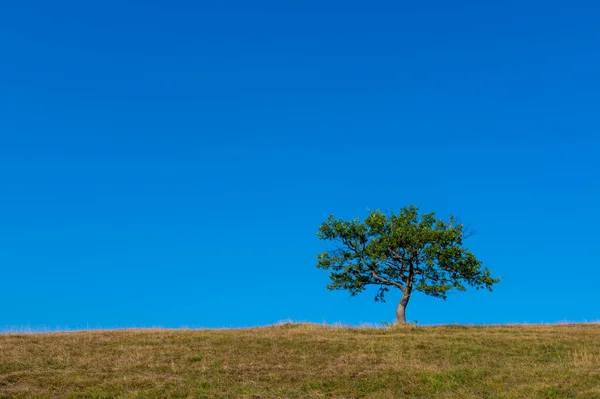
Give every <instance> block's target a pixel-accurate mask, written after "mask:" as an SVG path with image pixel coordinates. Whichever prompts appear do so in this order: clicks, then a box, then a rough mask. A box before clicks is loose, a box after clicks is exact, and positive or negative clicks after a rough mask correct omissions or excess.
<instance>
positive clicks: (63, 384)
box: [0, 324, 600, 398]
mask: <svg viewBox="0 0 600 399" xmlns="http://www.w3.org/2000/svg"><path fill="white" fill-rule="evenodd" d="M434 396H435V397H440V398H462V397H472V398H485V397H493V398H495V397H506V398H525V397H528V398H530V397H540V398H562V397H565V398H566V397H581V398H594V397H597V398H600V324H577V325H552V326H498V327H464V326H444V327H419V328H415V327H405V328H390V329H367V328H354V329H350V328H338V327H325V326H315V325H282V326H275V327H265V328H255V329H240V330H220V331H219V330H121V331H101V332H98V331H97V332H88V331H85V332H73V333H46V334H4V335H0V398H4V397H11V398H12V397H17V398H19V397H28V398H29V397H41V398H45V397H68V398H71V397H72V398H112V397H127V398H165V397H170V398H184V397H192V398H195V397H197V398H244V397H245V398H358V397H361V398H362V397H369V398H399V397H434Z"/></svg>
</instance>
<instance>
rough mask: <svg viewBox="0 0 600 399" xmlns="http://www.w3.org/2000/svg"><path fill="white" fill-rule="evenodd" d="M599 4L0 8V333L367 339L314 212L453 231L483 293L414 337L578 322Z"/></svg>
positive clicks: (592, 208) (460, 297) (590, 227)
mask: <svg viewBox="0 0 600 399" xmlns="http://www.w3.org/2000/svg"><path fill="white" fill-rule="evenodd" d="M599 18H600V5H598V2H595V1H589V2H579V1H569V2H564V1H561V2H558V1H556V2H555V1H530V2H527V1H497V2H490V1H483V2H482V1H458V2H447V1H441V0H439V1H411V2H399V1H393V2H392V1H390V2H373V1H364V2H356V1H336V2H324V1H298V2H292V1H289V2H288V1H285V2H279V1H277V2H276V1H272V2H246V1H239V2H233V1H214V2H209V1H200V2H196V1H147V0H145V1H141V0H139V1H131V0H119V1H116V0H108V1H102V2H88V1H53V2H48V1H26V0H24V1H16V0H8V1H2V2H1V4H0V51H1V52H0V57H1V58H0V271H1V274H0V329H6V328H29V327H30V328H82V327H83V328H85V327H104V328H109V327H133V326H147V327H150V326H164V327H180V326H189V327H231V326H251V325H263V324H268V323H273V322H277V321H279V320H282V319H293V320H301V321H313V322H329V323H332V322H338V321H339V322H343V323H349V324H359V323H367V322H370V323H378V322H380V321H382V320H387V321H392V320H393V319H394V310H395V306H396V301H397V300H398V295H391V296H390V297H389V300H388V302H386V303H385V304H379V303H375V302H374V301H373V293H374V292H367V293H364V294H363V295H361V296H359V297H355V298H350V297H349V295H348V294H347V293H346V292H343V291H339V292H330V291H327V290H326V289H325V285H326V284H327V282H328V276H327V272H325V271H322V270H318V269H316V268H315V256H316V254H317V253H318V252H320V251H323V250H324V249H327V248H329V247H330V246H329V245H328V244H326V243H323V242H320V241H319V240H318V239H317V237H316V232H317V228H318V226H319V224H320V223H321V222H322V221H323V220H325V219H326V218H327V216H328V215H329V214H330V213H334V214H335V215H336V216H339V217H344V218H352V217H359V216H360V217H362V216H365V215H366V213H367V209H368V208H372V209H375V208H381V209H382V210H394V209H395V210H397V209H399V208H400V207H402V206H405V205H408V204H416V205H417V206H419V207H420V208H421V210H422V211H436V212H438V213H439V214H440V215H447V214H449V213H453V214H455V215H456V216H458V217H459V218H460V219H461V220H462V221H463V222H465V223H466V224H468V225H470V226H471V227H472V228H473V229H474V230H475V231H476V233H477V234H476V235H475V236H474V237H472V238H471V239H469V240H468V241H467V244H468V245H467V246H468V247H469V248H470V249H471V250H472V251H473V252H474V253H475V254H476V255H478V256H479V257H480V259H482V260H483V261H484V263H485V264H486V265H487V266H488V267H489V268H490V269H491V270H492V271H493V272H494V274H495V275H501V276H503V281H502V282H501V284H499V285H498V286H497V288H496V290H495V291H494V292H493V293H488V292H486V291H469V292H467V293H456V294H451V295H450V296H449V298H448V300H447V301H446V302H444V301H442V300H439V299H432V298H427V297H424V296H423V295H416V296H415V297H413V299H412V300H411V303H410V305H409V308H408V312H407V314H408V319H409V320H418V322H419V323H421V324H434V323H435V324H437V323H509V322H518V323H521V322H557V321H565V320H567V321H585V320H588V321H592V320H599V319H600V310H599V309H600V306H599V305H600V290H599V289H598V280H599V278H600V245H599V244H598V242H599V239H600V228H599V226H600V206H599V205H600V176H599V174H600V157H599V154H600V120H599V117H600V97H599V96H600V94H599V93H600V73H599V71H600V24H599V23H598V21H599Z"/></svg>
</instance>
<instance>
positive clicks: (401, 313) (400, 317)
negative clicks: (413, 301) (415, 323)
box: [396, 290, 410, 324]
mask: <svg viewBox="0 0 600 399" xmlns="http://www.w3.org/2000/svg"><path fill="white" fill-rule="evenodd" d="M409 299H410V292H409V291H408V290H406V291H404V292H403V293H402V298H400V302H399V303H398V307H397V308H396V324H406V305H408V300H409Z"/></svg>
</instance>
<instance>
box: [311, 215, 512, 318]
mask: <svg viewBox="0 0 600 399" xmlns="http://www.w3.org/2000/svg"><path fill="white" fill-rule="evenodd" d="M317 235H318V237H319V238H320V239H322V240H326V241H334V242H336V243H337V244H338V245H337V247H336V248H334V249H332V250H330V251H326V252H323V253H321V254H319V255H318V256H317V267H319V268H322V269H326V270H330V278H331V284H329V285H328V286H327V288H329V289H330V290H347V291H349V292H350V294H351V295H353V296H354V295H356V294H358V293H360V292H362V291H364V290H365V289H366V287H367V286H369V285H375V286H378V291H377V294H376V296H375V300H376V301H384V300H385V294H386V292H388V291H389V289H390V288H396V289H399V290H400V291H401V292H402V296H401V299H400V302H399V304H398V308H397V310H396V320H397V322H398V323H405V322H406V313H405V310H406V305H407V304H408V301H409V299H410V295H411V293H412V292H413V291H414V290H416V291H420V292H423V293H425V294H427V295H430V296H433V297H438V298H442V299H446V297H447V293H448V291H450V290H452V289H456V290H459V291H465V290H466V287H467V286H472V287H474V288H476V289H480V288H486V289H488V290H490V291H491V290H492V286H493V285H494V284H496V283H498V282H499V281H500V279H499V278H494V277H492V275H491V272H490V270H489V269H488V268H487V267H484V266H483V264H482V262H481V261H480V260H478V259H477V258H476V257H475V255H473V254H472V253H471V252H470V251H469V250H468V249H467V248H465V247H464V246H463V241H464V240H465V239H466V238H467V237H469V236H470V234H469V232H468V231H467V230H466V228H465V226H464V225H463V224H461V223H458V222H457V220H456V219H455V218H454V216H452V215H450V217H449V218H448V219H447V220H444V219H441V218H437V217H436V214H435V213H433V212H432V213H427V214H424V215H420V214H419V209H418V208H417V207H416V206H414V205H411V206H407V207H404V208H402V209H401V210H400V211H399V212H398V213H395V212H391V213H388V214H384V213H382V212H381V211H379V210H376V211H371V212H370V214H369V215H368V216H367V217H366V218H365V219H364V220H362V221H361V220H360V219H353V220H349V221H345V220H342V219H337V218H336V217H335V216H334V215H330V216H329V218H328V219H327V221H325V222H323V223H322V224H321V226H320V227H319V232H318V233H317Z"/></svg>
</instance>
